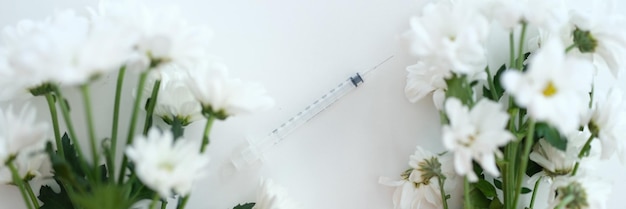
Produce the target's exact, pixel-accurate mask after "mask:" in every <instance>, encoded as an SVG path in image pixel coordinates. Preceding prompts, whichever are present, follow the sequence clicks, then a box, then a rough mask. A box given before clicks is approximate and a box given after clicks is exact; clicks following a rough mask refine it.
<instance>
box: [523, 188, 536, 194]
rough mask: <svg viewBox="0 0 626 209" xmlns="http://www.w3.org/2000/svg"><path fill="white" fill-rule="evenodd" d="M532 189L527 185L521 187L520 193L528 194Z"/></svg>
mask: <svg viewBox="0 0 626 209" xmlns="http://www.w3.org/2000/svg"><path fill="white" fill-rule="evenodd" d="M532 191H533V190H531V189H529V188H527V187H522V194H528V193H530V192H532Z"/></svg>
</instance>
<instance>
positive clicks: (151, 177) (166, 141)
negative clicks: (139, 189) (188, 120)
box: [126, 128, 209, 198]
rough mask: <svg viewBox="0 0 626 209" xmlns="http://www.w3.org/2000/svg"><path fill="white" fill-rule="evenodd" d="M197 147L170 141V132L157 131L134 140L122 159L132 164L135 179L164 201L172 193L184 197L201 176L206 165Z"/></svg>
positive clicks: (204, 156)
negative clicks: (135, 174)
mask: <svg viewBox="0 0 626 209" xmlns="http://www.w3.org/2000/svg"><path fill="white" fill-rule="evenodd" d="M199 147H200V146H199V144H198V143H196V142H194V141H190V140H188V139H184V138H178V139H176V140H174V137H173V135H172V133H171V132H169V131H166V132H163V133H161V132H160V131H159V130H158V129H157V128H152V129H150V131H148V136H147V137H145V136H143V135H139V136H137V137H135V141H134V142H133V144H132V146H130V147H128V148H127V149H126V155H127V156H128V158H129V159H130V160H131V161H133V162H134V163H135V172H136V173H137V177H139V179H140V180H141V182H143V183H144V184H145V185H146V186H148V187H149V188H150V189H152V190H154V191H156V192H158V193H159V195H160V196H161V197H162V198H168V197H171V196H172V195H173V193H172V192H175V193H176V194H179V195H183V196H184V195H187V194H189V192H191V188H192V185H193V182H194V181H195V180H196V179H198V178H200V177H202V176H204V175H205V172H204V170H205V167H206V166H207V164H208V163H209V157H208V155H206V154H200V153H199V152H198V150H199Z"/></svg>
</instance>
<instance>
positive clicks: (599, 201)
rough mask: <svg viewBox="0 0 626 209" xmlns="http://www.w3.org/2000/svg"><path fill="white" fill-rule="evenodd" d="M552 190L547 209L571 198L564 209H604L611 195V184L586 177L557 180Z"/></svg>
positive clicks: (578, 176) (577, 176) (579, 176)
mask: <svg viewBox="0 0 626 209" xmlns="http://www.w3.org/2000/svg"><path fill="white" fill-rule="evenodd" d="M552 188H553V189H552V192H551V194H550V200H551V201H550V206H549V207H548V208H556V207H557V206H558V205H559V203H561V201H563V200H564V199H566V198H573V199H572V200H571V201H570V202H569V203H568V204H566V205H565V207H564V208H565V209H604V208H606V203H607V200H608V197H609V196H610V194H611V184H609V183H607V182H605V181H603V180H602V179H600V178H595V177H590V176H588V175H576V176H575V177H569V176H567V177H560V178H557V179H556V180H555V181H554V183H553V184H552Z"/></svg>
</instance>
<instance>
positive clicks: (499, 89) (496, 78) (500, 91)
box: [493, 65, 506, 101]
mask: <svg viewBox="0 0 626 209" xmlns="http://www.w3.org/2000/svg"><path fill="white" fill-rule="evenodd" d="M504 71H506V66H505V65H502V66H500V68H498V71H496V75H494V76H493V85H494V88H495V90H496V93H497V95H499V96H500V97H502V94H504V87H502V82H501V81H500V79H502V73H504ZM498 100H500V98H495V101H498Z"/></svg>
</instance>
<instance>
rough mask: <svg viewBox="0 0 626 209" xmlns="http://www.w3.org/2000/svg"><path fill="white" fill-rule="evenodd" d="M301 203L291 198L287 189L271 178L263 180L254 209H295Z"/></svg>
mask: <svg viewBox="0 0 626 209" xmlns="http://www.w3.org/2000/svg"><path fill="white" fill-rule="evenodd" d="M299 207H300V206H299V203H297V202H295V201H293V200H291V199H289V196H287V190H286V189H285V188H283V187H281V186H279V185H276V184H274V182H273V181H272V180H271V179H264V180H261V188H260V189H259V191H258V192H257V196H256V202H255V204H254V207H252V209H294V208H299Z"/></svg>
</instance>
